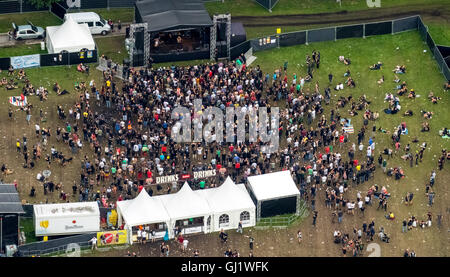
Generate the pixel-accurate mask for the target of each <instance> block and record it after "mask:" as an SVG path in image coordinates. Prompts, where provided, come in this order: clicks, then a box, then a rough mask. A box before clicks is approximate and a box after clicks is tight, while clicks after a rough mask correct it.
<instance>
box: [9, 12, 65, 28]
mask: <svg viewBox="0 0 450 277" xmlns="http://www.w3.org/2000/svg"><path fill="white" fill-rule="evenodd" d="M27 21H31V23H33V24H34V25H36V26H39V27H42V28H44V29H45V27H47V26H58V25H61V23H62V20H60V19H59V18H58V17H56V16H55V15H53V14H52V13H50V12H48V11H43V12H29V13H22V14H20V13H10V14H1V15H0V33H6V32H8V31H9V30H11V29H12V25H11V23H12V22H15V23H16V25H24V24H28V23H27Z"/></svg>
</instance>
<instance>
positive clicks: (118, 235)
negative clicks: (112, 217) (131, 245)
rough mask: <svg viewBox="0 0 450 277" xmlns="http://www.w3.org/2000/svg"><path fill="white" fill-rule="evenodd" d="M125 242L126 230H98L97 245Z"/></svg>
mask: <svg viewBox="0 0 450 277" xmlns="http://www.w3.org/2000/svg"><path fill="white" fill-rule="evenodd" d="M125 243H127V230H119V231H110V232H98V233H97V245H98V246H103V245H114V244H125Z"/></svg>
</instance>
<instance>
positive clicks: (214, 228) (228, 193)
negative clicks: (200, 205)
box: [196, 177, 256, 232]
mask: <svg viewBox="0 0 450 277" xmlns="http://www.w3.org/2000/svg"><path fill="white" fill-rule="evenodd" d="M196 192H198V193H200V195H201V196H202V197H203V198H204V199H206V200H207V201H208V203H209V206H210V208H211V213H212V221H211V228H210V229H209V232H219V231H220V230H221V229H224V230H227V229H237V227H238V224H239V221H242V226H243V227H244V228H245V227H252V226H255V224H256V214H255V213H256V207H255V204H254V203H253V201H252V199H251V198H250V195H249V194H248V192H247V189H246V188H245V186H244V185H243V184H238V185H236V184H235V183H234V182H233V180H231V178H230V177H227V179H226V180H225V182H224V183H223V184H222V185H221V186H220V187H217V188H210V189H205V190H198V191H196Z"/></svg>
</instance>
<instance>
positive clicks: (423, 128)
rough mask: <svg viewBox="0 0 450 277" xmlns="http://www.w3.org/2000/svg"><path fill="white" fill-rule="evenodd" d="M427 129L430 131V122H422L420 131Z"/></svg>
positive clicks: (426, 130)
mask: <svg viewBox="0 0 450 277" xmlns="http://www.w3.org/2000/svg"><path fill="white" fill-rule="evenodd" d="M429 131H430V123H428V122H426V121H425V122H424V123H422V130H421V132H429Z"/></svg>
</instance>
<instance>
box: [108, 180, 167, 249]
mask: <svg viewBox="0 0 450 277" xmlns="http://www.w3.org/2000/svg"><path fill="white" fill-rule="evenodd" d="M117 215H118V224H119V226H121V225H122V219H124V220H125V226H124V229H126V230H128V232H127V233H128V241H129V242H130V244H132V241H133V240H132V234H133V232H132V227H133V226H139V225H144V224H158V223H160V224H162V223H164V224H165V226H169V224H170V217H169V215H168V213H167V211H166V209H165V208H164V205H163V204H162V202H161V200H160V198H159V197H150V195H148V193H147V191H146V190H145V189H143V190H141V192H140V193H139V195H138V196H137V197H136V198H134V199H132V200H126V201H118V202H117ZM164 234H165V230H158V232H157V233H156V234H155V236H156V237H163V236H164Z"/></svg>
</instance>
